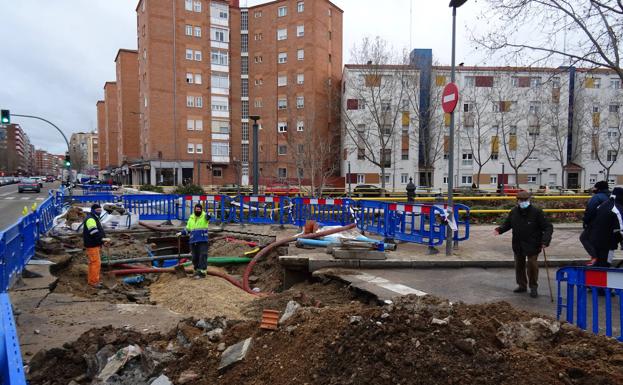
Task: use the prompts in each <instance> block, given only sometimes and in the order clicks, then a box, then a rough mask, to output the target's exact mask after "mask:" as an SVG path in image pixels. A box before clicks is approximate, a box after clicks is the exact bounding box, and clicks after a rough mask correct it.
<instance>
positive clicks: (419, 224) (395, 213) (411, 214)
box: [385, 203, 446, 246]
mask: <svg viewBox="0 0 623 385" xmlns="http://www.w3.org/2000/svg"><path fill="white" fill-rule="evenodd" d="M385 216H386V218H387V222H386V223H387V229H386V232H385V237H386V238H393V239H398V240H401V241H405V242H412V243H419V244H423V245H428V246H436V245H439V244H441V243H443V241H444V240H445V239H446V236H445V234H446V225H445V219H444V218H445V217H446V207H445V206H444V205H439V206H438V205H422V204H397V203H389V204H387V208H386V212H385Z"/></svg>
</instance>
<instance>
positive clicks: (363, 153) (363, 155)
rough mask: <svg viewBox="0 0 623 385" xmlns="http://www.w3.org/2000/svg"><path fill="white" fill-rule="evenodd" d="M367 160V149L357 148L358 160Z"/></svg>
mask: <svg viewBox="0 0 623 385" xmlns="http://www.w3.org/2000/svg"><path fill="white" fill-rule="evenodd" d="M365 158H366V149H365V148H363V147H358V148H357V159H358V160H363V159H365Z"/></svg>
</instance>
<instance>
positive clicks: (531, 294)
mask: <svg viewBox="0 0 623 385" xmlns="http://www.w3.org/2000/svg"><path fill="white" fill-rule="evenodd" d="M538 296H539V293H538V292H537V290H536V287H533V288H532V289H530V297H532V298H536V297H538Z"/></svg>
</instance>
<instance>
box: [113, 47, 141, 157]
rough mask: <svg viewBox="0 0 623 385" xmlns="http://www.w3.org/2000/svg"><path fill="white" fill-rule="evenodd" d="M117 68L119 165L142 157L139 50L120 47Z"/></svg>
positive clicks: (116, 59)
mask: <svg viewBox="0 0 623 385" xmlns="http://www.w3.org/2000/svg"><path fill="white" fill-rule="evenodd" d="M115 63H116V70H117V80H116V83H117V117H118V118H117V144H118V145H117V159H118V160H119V165H121V164H123V163H125V162H127V161H135V160H137V159H139V158H140V151H139V150H140V146H139V132H140V130H139V120H140V116H141V113H140V111H139V110H140V109H139V99H138V51H135V50H127V49H120V50H119V52H118V53H117V57H116V58H115Z"/></svg>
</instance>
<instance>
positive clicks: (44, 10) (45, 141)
mask: <svg viewBox="0 0 623 385" xmlns="http://www.w3.org/2000/svg"><path fill="white" fill-rule="evenodd" d="M308 1H309V0H308ZM244 2H245V0H241V5H244ZM264 2H266V1H258V0H248V6H253V5H255V4H258V3H264ZM333 2H334V4H335V5H337V6H338V7H340V8H341V9H342V10H344V20H343V28H344V30H343V35H344V36H343V47H344V52H343V56H344V64H347V63H349V58H350V52H351V49H352V47H353V46H354V45H355V44H357V43H358V42H360V41H361V39H362V38H363V37H366V36H367V37H376V36H379V37H381V38H382V39H384V40H386V41H387V42H388V43H389V44H390V45H391V47H392V48H393V49H396V50H399V51H402V50H403V49H405V48H409V47H410V48H432V49H433V56H434V57H435V60H436V61H437V62H438V63H439V64H447V65H449V64H450V56H451V36H452V32H451V31H452V12H451V9H450V8H449V7H448V3H449V1H448V0H441V1H440V0H383V1H380V0H334V1H333ZM482 3H483V1H482V0H470V1H468V2H467V3H466V4H465V5H463V6H462V7H461V8H459V9H458V11H457V50H456V52H457V58H456V63H461V62H464V63H465V65H479V64H480V65H482V64H485V63H484V61H483V60H482V59H480V55H479V53H478V51H477V50H474V48H473V44H472V43H470V42H469V39H468V29H469V28H470V26H471V25H474V24H476V16H477V15H478V14H479V13H480V11H481V6H482ZM136 4H137V1H135V0H54V1H42V0H19V1H15V0H0V14H2V20H3V22H2V23H0V36H3V39H2V40H3V41H2V44H1V45H0V47H2V48H1V49H2V52H1V53H0V55H1V56H0V107H1V108H2V109H9V110H11V112H12V113H15V114H24V115H37V116H41V117H43V118H45V119H48V120H50V121H52V122H53V123H55V124H56V125H57V126H59V127H60V128H61V130H62V131H63V132H64V133H65V135H66V136H67V138H68V139H69V137H70V136H71V133H72V132H85V131H92V130H95V129H96V128H97V127H96V125H97V116H96V108H95V103H96V102H97V101H98V100H100V99H103V97H104V89H103V87H104V83H105V82H106V81H114V80H115V63H114V60H115V56H116V54H117V50H118V49H119V48H127V49H136V44H137V43H136V39H137V38H136V13H135V8H136ZM7 37H9V38H7ZM12 123H19V124H20V125H21V126H22V128H23V129H24V131H25V132H26V133H27V134H28V136H29V137H30V139H31V142H32V143H33V144H34V145H35V147H37V148H42V149H44V150H47V151H49V152H51V153H58V154H62V153H64V152H65V151H66V148H67V147H66V145H65V142H64V140H63V139H62V137H61V136H60V134H59V133H58V132H57V131H56V130H55V129H54V128H53V127H51V126H49V125H47V124H45V123H43V122H39V121H36V120H32V119H27V118H17V117H13V118H12Z"/></svg>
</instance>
